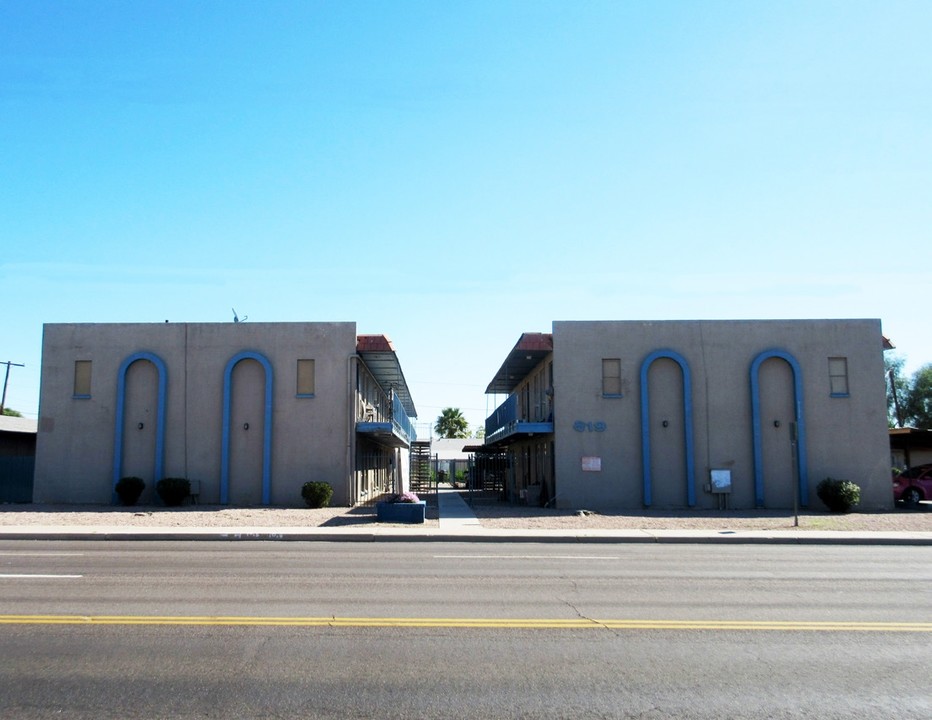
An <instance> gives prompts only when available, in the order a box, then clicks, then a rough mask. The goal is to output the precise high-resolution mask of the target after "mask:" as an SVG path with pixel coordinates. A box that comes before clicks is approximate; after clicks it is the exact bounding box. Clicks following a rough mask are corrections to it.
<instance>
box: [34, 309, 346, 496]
mask: <svg viewBox="0 0 932 720" xmlns="http://www.w3.org/2000/svg"><path fill="white" fill-rule="evenodd" d="M355 348H356V327H355V324H354V323H349V322H345V323H237V324H234V323H216V324H213V323H184V324H175V323H162V324H142V323H138V324H51V325H46V326H45V328H44V333H43V348H42V381H41V389H40V409H39V413H40V422H39V436H38V447H37V459H36V473H35V490H34V500H35V501H36V502H67V503H80V502H109V501H110V497H111V484H112V477H113V457H114V436H115V417H116V404H117V379H118V374H119V368H120V365H121V363H122V362H123V361H124V360H125V359H126V358H127V357H129V356H131V355H133V354H135V353H138V352H142V351H146V352H151V353H154V354H155V355H157V356H158V357H160V358H161V359H162V361H163V362H164V363H165V366H166V368H167V393H166V426H165V451H164V472H163V475H164V476H175V477H187V478H189V479H192V480H198V481H200V486H201V495H200V500H201V502H203V503H216V502H218V500H219V497H220V475H221V439H222V423H223V417H222V416H223V412H222V408H223V391H224V371H225V368H226V365H227V363H228V362H229V361H230V359H231V358H233V357H234V356H236V355H237V354H238V353H240V352H243V351H253V352H256V353H259V354H261V355H263V356H264V357H265V358H266V359H267V360H268V362H269V364H270V365H271V368H272V373H273V379H272V383H273V400H272V405H273V415H272V433H271V448H272V459H271V502H272V504H279V505H300V504H301V502H302V500H301V496H300V488H301V485H302V484H303V483H304V482H306V481H308V480H324V481H326V482H329V483H331V484H332V485H333V487H334V498H333V502H334V504H341V503H345V502H347V499H348V487H349V478H350V473H351V467H352V452H351V443H352V442H353V437H352V424H351V423H352V418H350V416H349V413H350V410H351V407H352V400H351V393H352V388H351V387H350V384H349V380H350V378H349V371H350V366H349V358H350V357H351V356H354V355H355ZM298 359H314V360H315V375H316V387H315V395H314V397H313V398H301V397H296V368H297V360H298ZM75 360H90V361H92V392H91V397H90V398H87V399H75V398H74V397H73V396H72V390H73V378H74V362H75ZM156 380H157V373H156V372H155V370H154V366H153V365H151V364H150V363H148V362H145V361H140V362H136V363H134V364H133V365H131V366H130V369H129V371H128V372H127V390H126V404H125V408H126V417H125V422H124V428H125V430H124V443H123V456H124V457H123V465H122V468H121V472H120V475H127V474H136V475H139V476H141V477H143V479H144V480H145V481H146V483H147V489H146V494H145V495H144V496H143V498H142V502H146V501H147V500H151V499H152V497H153V496H152V493H153V490H154V484H155V481H156V480H157V479H158V478H154V477H153V476H152V474H153V472H154V462H153V460H152V455H153V451H154V444H155V432H156V426H157V406H156V401H157V392H155V388H154V384H155V382H156ZM264 383H265V372H264V370H263V368H262V366H261V364H260V363H258V362H256V361H255V360H244V361H242V362H240V363H238V364H237V365H236V366H235V368H234V371H233V379H232V385H231V388H232V395H231V408H232V411H231V417H230V456H231V468H230V476H231V486H230V500H231V502H236V500H237V498H241V499H242V500H243V501H246V502H251V501H252V498H254V497H255V496H256V488H257V487H261V459H260V461H259V462H258V463H256V458H257V457H259V458H261V453H262V444H263V438H262V430H263V423H264V410H263V405H260V404H258V403H261V402H262V400H263V398H264ZM257 401H258V402H257ZM139 423H142V424H143V428H142V429H138V424H139ZM246 423H248V424H249V429H248V430H245V429H244V425H245V424H246ZM257 453H258V455H257ZM257 473H258V475H259V477H256V474H257Z"/></svg>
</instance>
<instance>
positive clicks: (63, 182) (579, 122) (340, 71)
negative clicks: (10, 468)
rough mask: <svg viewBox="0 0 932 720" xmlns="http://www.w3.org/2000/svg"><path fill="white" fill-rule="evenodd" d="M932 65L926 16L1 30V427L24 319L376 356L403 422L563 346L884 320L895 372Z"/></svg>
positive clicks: (801, 14)
mask: <svg viewBox="0 0 932 720" xmlns="http://www.w3.org/2000/svg"><path fill="white" fill-rule="evenodd" d="M930 37H932V2H928V1H927V0H917V1H915V2H902V1H899V0H878V1H876V2H858V1H857V0H838V1H837V2H828V1H820V0H805V1H800V2H794V1H792V0H789V1H781V2H763V1H754V2H740V1H736V2H714V1H713V0H701V1H700V0H696V1H695V2H672V1H667V2H664V1H663V0H658V1H656V2H653V1H650V2H648V1H647V0H644V1H642V2H640V1H639V2H624V1H622V0H614V1H612V2H588V1H587V2H583V1H582V0H579V1H570V0H567V1H565V2H542V1H539V0H534V1H532V0H527V1H526V2H509V1H508V0H492V1H489V2H484V1H480V0H476V1H470V2H440V1H437V2H427V1H422V2H405V1H403V0H398V1H394V2H376V1H373V2H347V1H346V0H340V1H336V0H334V1H333V2H312V1H310V0H305V1H303V2H275V1H270V0H264V1H262V2H259V1H258V0H257V1H256V2H237V1H235V0H223V1H222V2H210V1H204V0H197V1H196V2H195V1H193V0H192V1H191V2H176V1H174V0H159V1H158V2H154V1H153V2H123V1H121V0H113V1H110V2H82V1H80V0H72V1H69V2H61V1H56V2H44V1H42V0H30V1H29V2H5V3H3V4H2V5H0V268H2V269H0V302H2V324H0V328H2V332H0V356H2V357H0V360H12V361H14V362H20V363H26V367H25V368H14V369H13V371H12V372H11V375H10V385H9V389H8V393H7V405H9V406H11V407H14V408H17V409H19V410H21V411H22V412H24V414H26V415H27V416H31V417H35V416H36V414H37V412H38V389H39V367H40V355H41V331H42V324H43V323H46V322H149V321H151V322H162V321H164V320H166V319H169V320H172V321H176V322H179V321H196V322H209V321H217V322H227V321H230V320H231V319H232V313H231V310H230V308H231V307H235V308H236V309H237V311H238V312H239V313H240V315H248V316H249V321H250V322H253V321H316V320H354V321H356V322H357V325H358V330H359V331H360V332H364V333H368V332H378V333H386V334H388V335H389V336H390V337H391V338H392V339H393V340H394V342H395V346H396V349H397V350H398V353H399V356H400V358H401V361H402V365H403V367H404V370H405V374H406V376H407V378H408V381H409V384H410V385H411V388H412V391H413V393H414V400H415V403H416V404H417V406H418V410H419V415H420V418H419V419H420V421H421V422H424V423H428V422H431V421H432V420H433V419H434V418H436V416H437V415H438V414H439V412H440V409H441V408H442V407H444V406H450V405H452V406H458V407H460V408H462V409H463V410H464V412H465V413H466V415H467V417H468V418H469V420H470V422H471V423H472V424H473V425H476V424H478V423H480V422H482V421H483V420H484V418H485V417H486V415H487V414H488V413H490V412H491V410H492V409H494V407H493V406H492V403H493V400H492V399H487V398H486V397H485V396H484V394H483V393H484V389H485V387H486V385H487V384H488V382H489V380H490V379H491V378H492V376H493V375H494V373H495V371H496V370H497V369H498V367H499V366H500V364H501V362H502V360H503V359H504V357H505V354H506V353H507V352H508V351H509V350H510V349H511V347H512V346H513V345H514V343H515V341H516V340H517V339H518V336H519V335H520V333H521V332H524V331H549V330H550V327H551V325H550V324H551V321H553V320H570V319H579V320H586V319H618V320H639V319H695V318H712V319H718V318H781V317H788V318H807V317H818V318H824V317H829V318H831V317H840V318H843V317H877V318H880V319H881V320H882V321H883V324H884V331H885V333H886V334H887V335H889V336H890V337H891V338H892V339H893V340H894V342H895V343H896V344H897V346H898V348H899V352H900V353H901V354H902V355H905V356H906V358H907V368H908V369H915V368H916V367H918V366H919V365H921V364H924V363H925V362H932V333H930V322H929V298H930V290H932V281H930V261H932V242H930V234H932V42H930ZM0 378H2V376H0ZM498 400H501V398H498Z"/></svg>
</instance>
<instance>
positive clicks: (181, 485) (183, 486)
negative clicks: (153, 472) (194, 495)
mask: <svg viewBox="0 0 932 720" xmlns="http://www.w3.org/2000/svg"><path fill="white" fill-rule="evenodd" d="M155 491H156V492H157V493H158V494H159V497H160V498H162V502H163V503H165V504H166V505H167V506H168V507H177V506H178V505H181V503H183V502H184V499H185V498H186V497H188V495H190V494H191V483H190V482H188V480H187V479H185V478H162V479H161V480H159V481H158V482H157V483H156V484H155Z"/></svg>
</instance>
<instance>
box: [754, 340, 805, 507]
mask: <svg viewBox="0 0 932 720" xmlns="http://www.w3.org/2000/svg"><path fill="white" fill-rule="evenodd" d="M772 359H779V360H783V361H785V362H786V364H787V365H788V366H789V368H790V371H791V373H792V378H791V380H789V381H788V382H787V385H788V386H790V387H792V402H790V401H789V399H788V398H784V401H785V402H786V403H787V405H788V407H790V408H791V411H792V420H791V423H792V424H793V425H791V426H789V427H786V426H785V425H784V423H783V422H782V420H781V418H779V417H778V418H766V421H767V431H768V432H770V433H771V434H773V433H775V432H781V433H783V438H784V439H782V440H780V439H777V440H773V439H769V438H765V437H764V430H765V419H764V418H762V407H763V402H764V400H763V398H762V395H763V394H762V389H763V390H766V388H762V384H761V368H762V366H763V365H764V363H766V362H767V361H768V360H772ZM777 382H779V379H778V380H777ZM751 423H752V434H753V441H754V501H755V504H756V505H757V507H759V508H763V507H766V505H765V492H764V487H765V474H766V470H767V467H768V464H767V460H768V456H771V457H772V454H771V452H770V451H769V450H768V447H767V445H768V443H771V444H773V443H776V442H782V443H783V445H784V446H785V448H784V451H783V452H784V453H785V454H786V455H787V456H789V455H790V453H792V451H793V448H792V443H794V442H795V445H796V447H795V471H796V475H797V479H798V482H797V485H796V488H795V491H796V492H797V493H798V495H797V498H798V500H799V504H800V505H801V506H802V507H806V506H807V505H808V504H809V477H808V470H807V465H808V463H807V459H806V418H805V414H804V412H803V380H802V369H801V368H800V365H799V362H797V360H796V358H794V357H793V356H792V355H791V354H790V353H788V352H786V351H784V350H778V349H771V350H765V351H764V352H762V353H760V354H759V355H758V356H757V357H756V358H754V362H752V363H751ZM794 427H795V437H794V435H793V432H794V430H793V428H794ZM765 441H766V442H765ZM773 464H774V463H773V462H772V461H771V465H773ZM790 467H791V469H793V468H792V464H791V466H790ZM791 485H792V484H791ZM790 502H792V499H791V501H790Z"/></svg>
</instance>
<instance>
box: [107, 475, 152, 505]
mask: <svg viewBox="0 0 932 720" xmlns="http://www.w3.org/2000/svg"><path fill="white" fill-rule="evenodd" d="M145 487H146V484H145V483H144V482H143V480H142V478H138V477H134V476H129V477H124V478H120V479H119V480H118V481H117V484H116V486H115V487H114V488H113V489H114V492H116V494H117V497H118V498H119V499H120V502H121V503H122V504H123V505H135V504H136V501H137V500H139V496H140V495H142V491H143V490H144V489H145Z"/></svg>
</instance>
